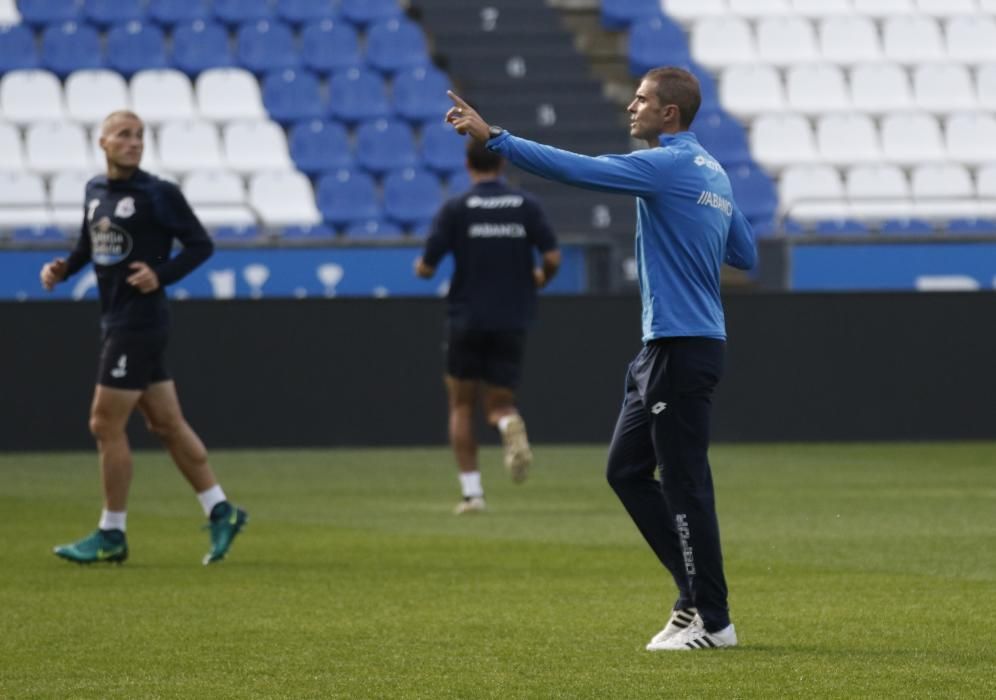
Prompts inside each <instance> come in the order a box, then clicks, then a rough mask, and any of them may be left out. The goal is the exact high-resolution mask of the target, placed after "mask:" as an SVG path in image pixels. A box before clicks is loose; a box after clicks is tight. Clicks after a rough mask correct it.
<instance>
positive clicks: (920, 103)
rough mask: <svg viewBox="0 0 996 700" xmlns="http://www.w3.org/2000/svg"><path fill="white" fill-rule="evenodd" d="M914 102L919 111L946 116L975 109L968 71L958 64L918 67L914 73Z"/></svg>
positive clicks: (972, 87)
mask: <svg viewBox="0 0 996 700" xmlns="http://www.w3.org/2000/svg"><path fill="white" fill-rule="evenodd" d="M913 102H914V104H915V105H916V107H917V108H918V109H922V110H925V111H928V112H934V113H935V114H936V113H941V114H943V113H946V112H957V111H960V110H972V109H975V108H976V107H977V106H978V103H977V101H976V99H975V85H974V84H973V83H972V76H971V75H970V74H969V72H968V68H967V67H965V66H963V65H959V64H945V65H932V64H926V65H920V66H917V67H916V68H914V69H913Z"/></svg>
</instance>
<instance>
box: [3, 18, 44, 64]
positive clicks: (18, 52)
mask: <svg viewBox="0 0 996 700" xmlns="http://www.w3.org/2000/svg"><path fill="white" fill-rule="evenodd" d="M37 67H38V48H37V47H36V46H35V35H34V33H33V32H32V31H31V29H30V28H28V27H27V26H25V25H22V24H11V25H4V24H0V74H3V73H6V72H7V71H12V70H26V69H29V68H37Z"/></svg>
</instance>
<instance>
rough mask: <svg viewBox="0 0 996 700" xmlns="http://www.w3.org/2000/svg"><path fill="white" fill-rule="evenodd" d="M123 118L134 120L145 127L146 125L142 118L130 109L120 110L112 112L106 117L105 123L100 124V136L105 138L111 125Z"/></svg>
mask: <svg viewBox="0 0 996 700" xmlns="http://www.w3.org/2000/svg"><path fill="white" fill-rule="evenodd" d="M121 118H125V119H134V120H136V121H137V122H138V123H140V124H143V125H144V124H145V122H143V121H142V118H141V117H140V116H138V115H137V114H135V113H134V112H132V111H131V110H130V109H118V110H115V111H113V112H111V113H110V114H108V115H107V116H106V117H104V121H103V122H101V124H100V135H101V136H104V135H105V134H107V129H108V128H109V127H110V125H111V124H112V123H114V121H116V120H117V119H121Z"/></svg>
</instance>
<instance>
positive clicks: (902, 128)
mask: <svg viewBox="0 0 996 700" xmlns="http://www.w3.org/2000/svg"><path fill="white" fill-rule="evenodd" d="M881 135H882V153H883V155H884V156H885V159H886V160H887V161H889V162H892V163H897V164H899V165H916V164H918V163H932V162H937V161H940V160H944V158H945V155H946V154H945V152H944V140H943V138H942V137H941V128H940V126H938V124H937V120H936V119H934V118H933V117H931V116H930V115H927V114H921V113H904V114H888V115H886V116H885V118H883V119H882V126H881Z"/></svg>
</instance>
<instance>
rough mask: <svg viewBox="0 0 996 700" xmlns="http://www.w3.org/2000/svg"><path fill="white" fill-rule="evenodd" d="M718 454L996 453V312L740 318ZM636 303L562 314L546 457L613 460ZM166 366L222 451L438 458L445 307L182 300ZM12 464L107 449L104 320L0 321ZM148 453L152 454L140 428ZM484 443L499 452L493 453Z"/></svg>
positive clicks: (549, 306)
mask: <svg viewBox="0 0 996 700" xmlns="http://www.w3.org/2000/svg"><path fill="white" fill-rule="evenodd" d="M726 310H727V323H728V329H729V336H730V340H729V345H728V353H727V371H726V376H725V378H724V380H723V382H722V384H721V386H720V391H719V393H718V394H717V397H716V411H715V421H714V439H715V440H717V441H830V440H926V439H994V438H996V410H994V409H993V400H994V397H996V362H994V361H996V323H994V322H993V319H994V318H996V294H994V293H990V292H982V293H947V294H888V293H882V294H767V293H764V294H745V295H731V296H729V297H728V298H727V299H726ZM639 315H640V314H639V301H638V300H637V299H636V298H632V297H625V298H621V297H612V298H601V297H546V298H544V299H543V300H542V302H541V307H540V321H539V323H538V324H537V326H536V328H535V329H534V331H533V332H532V334H531V336H530V341H529V345H528V349H527V357H526V367H525V379H524V385H523V388H522V391H521V408H522V410H523V413H524V415H525V416H526V419H527V421H528V424H529V427H530V432H531V435H532V437H533V440H534V441H535V442H568V443H572V442H576V443H607V442H608V440H609V438H610V437H611V433H612V428H613V425H614V421H615V417H616V413H617V411H618V408H619V404H620V401H621V399H622V388H623V376H624V372H625V369H626V365H627V363H628V362H629V360H630V359H631V358H632V356H633V355H635V353H636V352H637V351H638V350H639V340H638V335H639V330H638V329H639ZM173 317H174V323H173V333H172V339H171V344H170V348H169V351H168V356H169V366H170V368H171V370H172V373H173V376H174V377H175V378H176V380H177V385H178V388H179V393H180V398H181V401H182V403H183V405H184V409H185V412H186V414H187V417H188V419H189V420H190V422H191V423H192V424H193V425H194V427H195V429H196V430H197V431H198V432H199V433H200V434H201V435H202V436H203V438H204V439H205V441H206V442H207V444H208V446H209V447H297V446H338V445H423V444H428V445H440V444H444V442H445V439H446V421H445V413H446V402H445V399H444V394H443V386H442V382H441V378H440V377H441V371H442V327H443V323H444V308H443V304H442V302H441V301H440V300H438V299H350V300H343V299H328V300H326V299H308V300H299V301H291V300H265V299H261V300H255V301H252V300H235V301H226V302H214V301H186V302H182V303H175V304H174V305H173ZM0 324H2V325H0V327H2V328H3V329H4V331H5V338H4V339H3V340H2V341H0V367H3V377H4V379H3V390H2V399H0V449H2V450H6V451H9V450H49V449H53V450H61V449H77V448H91V447H92V441H91V438H90V436H89V434H88V432H87V410H88V406H89V402H90V397H91V394H92V389H93V387H92V382H93V378H94V377H95V367H96V360H97V351H98V333H97V330H96V324H97V311H96V308H95V306H94V305H92V304H80V303H72V302H45V303H35V302H25V303H7V304H0ZM131 434H132V436H133V444H135V445H136V446H138V447H142V446H152V445H155V444H156V443H155V440H154V439H152V438H150V437H149V436H148V435H147V434H146V431H145V430H144V426H142V425H141V421H140V420H139V419H138V418H136V419H135V421H134V424H133V425H132V430H131ZM482 437H483V439H482V442H484V443H485V444H487V443H488V442H491V443H494V442H496V440H495V438H494V437H493V436H488V435H484V436H482Z"/></svg>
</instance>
